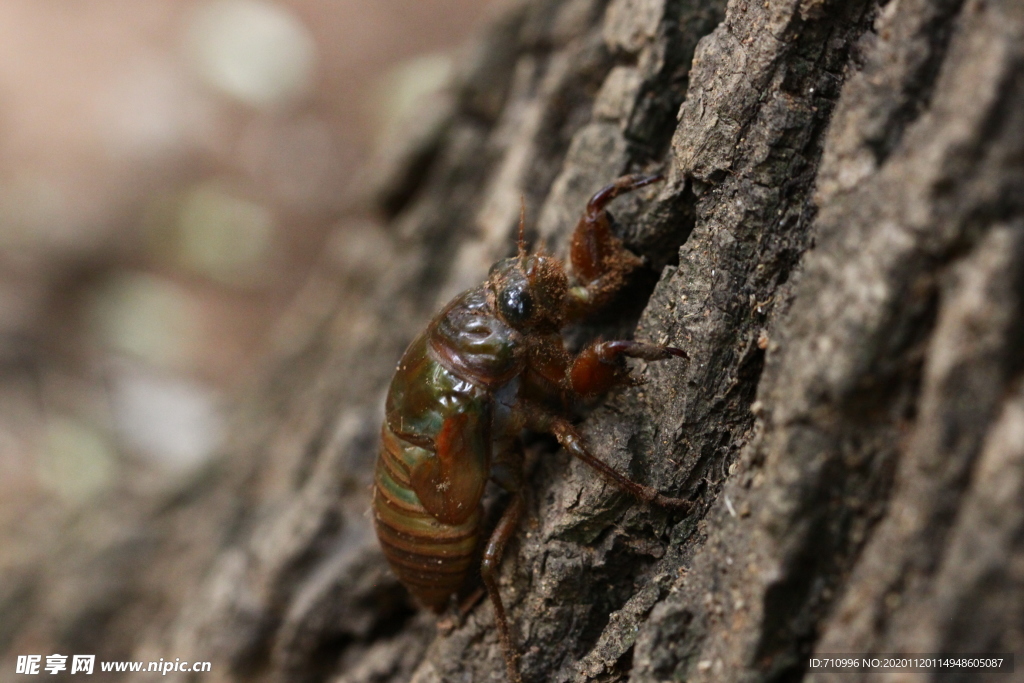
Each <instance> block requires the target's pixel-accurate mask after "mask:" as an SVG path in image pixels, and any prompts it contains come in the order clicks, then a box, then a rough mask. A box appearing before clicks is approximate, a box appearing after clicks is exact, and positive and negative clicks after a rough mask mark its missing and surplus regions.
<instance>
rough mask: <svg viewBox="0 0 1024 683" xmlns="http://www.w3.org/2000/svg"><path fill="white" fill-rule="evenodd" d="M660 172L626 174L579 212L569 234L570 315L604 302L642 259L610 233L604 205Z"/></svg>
mask: <svg viewBox="0 0 1024 683" xmlns="http://www.w3.org/2000/svg"><path fill="white" fill-rule="evenodd" d="M662 179H663V178H662V176H660V175H652V176H643V175H627V176H623V177H621V178H619V179H618V180H616V181H615V182H614V183H612V184H611V185H607V186H606V187H603V188H602V189H600V190H598V191H597V193H596V194H594V196H593V197H591V198H590V201H589V202H587V208H586V209H584V211H583V215H582V216H580V221H579V223H577V224H576V230H575V231H574V232H573V235H572V244H571V246H570V249H569V256H570V259H571V261H572V271H573V275H574V276H575V278H576V281H577V282H578V283H579V284H578V285H577V286H576V287H573V288H572V289H571V290H570V292H569V296H570V317H572V318H581V317H585V316H586V315H588V314H589V313H590V312H591V311H594V310H596V309H598V308H600V307H601V306H604V305H605V304H606V303H608V301H609V299H611V297H612V296H613V295H614V294H615V292H617V291H618V290H619V289H621V288H622V287H623V285H625V283H626V277H627V276H628V275H629V273H630V272H632V271H633V270H635V269H636V268H638V267H639V266H640V264H641V263H642V262H641V260H640V258H639V257H638V256H637V255H636V254H634V253H632V252H631V251H629V250H628V249H626V248H625V247H624V246H623V245H622V240H620V239H619V238H618V237H616V236H615V235H613V234H612V229H611V225H610V223H609V221H608V212H607V211H606V210H605V207H606V206H607V205H608V203H609V202H611V201H612V200H613V199H615V198H616V197H618V196H619V195H621V194H625V193H626V192H632V191H633V190H635V189H637V188H641V187H643V186H645V185H650V184H651V183H654V182H657V181H659V180H662Z"/></svg>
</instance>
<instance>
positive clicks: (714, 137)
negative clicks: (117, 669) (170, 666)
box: [0, 0, 1024, 683]
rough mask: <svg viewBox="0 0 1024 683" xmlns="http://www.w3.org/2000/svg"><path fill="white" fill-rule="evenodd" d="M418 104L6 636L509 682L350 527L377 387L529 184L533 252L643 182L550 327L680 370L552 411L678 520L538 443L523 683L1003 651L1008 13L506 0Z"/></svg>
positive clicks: (61, 645) (1014, 242) (387, 677)
mask: <svg viewBox="0 0 1024 683" xmlns="http://www.w3.org/2000/svg"><path fill="white" fill-rule="evenodd" d="M435 105H436V106H434V107H433V108H424V110H423V111H422V112H421V115H420V116H419V117H418V118H417V120H415V121H412V122H410V123H409V125H408V127H407V128H406V130H405V139H404V140H403V141H400V142H395V143H394V145H393V146H392V147H391V148H390V149H389V152H390V154H389V155H388V156H387V157H382V158H381V159H380V162H379V163H378V164H377V165H376V166H375V167H374V169H373V173H372V178H370V179H368V180H366V181H365V182H364V183H363V184H362V187H363V190H362V192H363V195H364V196H368V197H372V202H371V203H372V204H373V206H374V207H375V211H376V213H372V212H370V213H368V214H366V215H368V216H370V217H368V218H360V217H358V216H353V217H351V218H349V219H346V221H345V224H344V225H343V226H342V229H341V231H340V234H339V237H338V240H337V242H336V244H335V246H336V247H337V248H335V249H334V250H333V251H332V252H331V254H330V255H328V256H325V265H324V267H323V268H322V269H321V271H320V272H319V273H318V274H317V275H316V277H315V278H314V279H313V280H312V282H311V283H310V285H309V287H308V288H307V291H306V292H305V294H304V295H303V297H302V299H301V300H300V301H299V302H298V303H297V304H296V306H295V309H294V311H293V314H292V315H291V316H290V317H289V319H288V320H287V321H285V322H284V323H283V324H282V336H281V340H280V343H279V344H278V346H277V352H276V355H275V356H274V358H273V359H272V361H271V363H270V367H269V369H268V371H267V373H266V374H265V379H264V380H263V381H262V382H261V383H260V384H259V385H258V386H254V387H252V389H251V392H250V397H249V399H248V400H247V401H246V403H245V405H244V408H243V409H241V410H240V411H239V414H238V416H237V418H236V420H235V427H234V429H233V438H232V440H231V442H230V444H229V446H228V447H226V449H225V452H224V453H223V457H222V458H220V459H219V460H218V461H217V462H216V464H215V465H213V466H211V467H210V468H208V469H206V470H205V471H203V472H202V473H201V474H200V475H198V476H197V477H195V478H194V479H193V480H192V481H190V482H187V483H185V484H184V485H182V486H181V488H180V489H179V490H178V492H177V493H176V494H175V495H173V496H168V497H166V498H165V499H162V500H160V501H159V502H158V503H153V502H152V501H145V502H143V501H127V502H125V501H121V502H119V503H118V504H117V505H116V506H115V505H113V504H111V505H110V506H109V507H106V508H102V509H99V510H97V511H95V512H94V513H93V514H94V516H101V517H102V516H106V517H107V518H109V519H107V522H106V523H105V524H104V525H102V527H101V528H102V529H104V531H103V533H98V532H95V531H88V530H91V529H95V528H97V527H96V525H95V523H93V524H91V525H90V526H86V525H85V522H84V521H83V520H79V521H77V522H75V523H71V524H69V527H68V533H67V536H68V538H69V539H70V540H67V541H64V542H62V544H60V545H59V546H58V547H57V548H56V549H55V550H54V551H53V555H52V557H56V558H59V561H51V562H49V563H42V562H39V563H37V564H35V565H27V566H26V567H24V569H23V571H21V572H20V573H18V574H16V575H13V576H11V577H8V578H6V579H5V580H4V582H3V585H2V586H0V653H3V652H6V655H7V656H8V657H10V656H13V655H14V654H18V653H19V652H24V651H26V649H25V646H24V644H25V643H33V644H42V645H39V647H36V648H35V649H37V650H38V649H40V648H42V649H46V648H50V647H52V648H53V651H56V652H64V651H67V652H85V651H93V652H96V653H97V655H98V656H99V658H106V659H118V658H121V659H136V660H151V659H152V660H155V659H159V658H161V657H163V658H172V659H173V658H181V659H186V660H209V661H211V662H212V663H213V671H212V673H209V674H191V675H184V674H177V675H175V674H169V675H167V676H165V677H160V679H161V680H164V681H167V682H168V683H170V682H171V681H175V682H178V681H187V680H195V681H202V682H203V683H214V682H221V681H224V682H228V681H230V682H232V683H236V682H237V683H240V682H242V681H259V682H264V681H266V682H284V681H289V682H303V683H305V682H308V683H316V682H319V681H330V682H332V683H371V682H372V683H382V682H384V681H395V682H398V681H415V682H417V683H428V682H429V683H432V682H435V681H443V682H456V681H467V682H476V681H501V680H504V676H505V674H504V664H503V661H502V657H501V650H500V647H499V645H498V639H497V635H496V632H495V630H494V628H493V611H492V609H491V607H490V605H489V604H488V603H487V602H486V601H483V602H482V603H480V604H479V605H478V606H477V607H476V608H475V609H474V610H473V611H472V612H471V613H470V614H469V615H468V617H467V618H466V620H465V621H464V623H462V624H461V625H460V626H458V627H457V628H455V629H454V630H453V631H452V632H451V633H450V634H448V635H443V634H439V633H438V632H437V628H436V626H435V622H434V618H433V617H432V616H430V615H427V614H423V613H420V612H418V611H417V610H416V609H415V608H414V607H413V606H412V603H411V602H410V600H409V599H408V597H407V596H406V594H405V593H404V592H403V589H402V588H400V586H399V585H398V583H397V582H396V580H395V579H394V578H393V577H392V576H391V574H390V572H389V570H388V568H387V566H386V564H385V562H384V560H383V556H382V554H381V552H380V550H379V549H378V547H377V543H376V539H375V537H374V534H373V531H372V528H371V524H370V519H369V516H368V513H367V509H368V507H369V500H370V491H369V487H370V484H371V482H372V467H373V462H374V459H375V457H376V449H377V439H378V430H379V426H380V423H381V420H382V417H383V409H382V403H383V396H384V391H385V389H386V386H387V383H388V381H389V379H390V376H391V373H392V372H393V370H394V364H395V362H396V360H397V359H398V357H399V356H400V355H401V353H402V351H403V349H404V347H405V345H406V344H407V343H408V342H409V340H410V339H411V338H412V337H413V335H415V334H416V333H417V332H418V331H419V330H420V329H421V328H422V327H423V326H424V325H425V324H426V323H427V321H428V320H429V319H430V317H431V316H432V314H433V313H434V311H435V310H436V309H437V308H438V307H439V306H440V305H442V304H443V303H444V302H445V301H446V300H447V299H449V298H450V297H451V296H452V295H453V294H455V293H457V292H459V291H461V290H463V289H465V288H467V287H469V286H472V285H474V284H476V283H478V282H480V281H482V280H483V278H484V277H485V276H486V272H487V268H488V266H489V265H490V263H491V262H493V261H494V260H496V259H498V258H501V257H503V256H505V255H507V254H509V253H511V251H512V250H513V249H514V244H513V236H514V233H515V225H516V222H517V219H518V214H519V202H520V197H521V196H522V197H524V198H525V204H526V209H527V215H528V217H529V219H528V224H529V225H530V226H531V228H530V231H529V235H530V237H531V239H533V240H534V242H535V243H541V242H543V243H545V244H547V245H548V246H549V248H551V249H553V250H554V251H555V252H556V253H564V252H565V245H566V239H567V237H568V235H569V232H570V230H571V229H572V227H573V226H574V225H575V220H576V217H577V216H578V215H579V211H580V209H581V208H582V206H583V204H584V203H585V201H586V198H587V197H588V196H589V195H590V194H591V193H592V192H593V191H594V190H596V189H597V188H598V187H600V186H602V185H603V184H605V183H606V182H608V181H610V180H612V179H614V178H616V177H617V176H619V175H621V174H623V173H625V172H635V171H663V172H664V173H665V174H666V175H667V177H668V180H667V182H666V183H664V184H662V185H660V186H653V187H652V188H649V189H647V190H644V191H640V192H637V193H635V194H634V195H630V196H629V197H626V198H622V199H619V200H617V201H616V203H615V204H614V205H613V207H612V211H613V212H614V213H615V215H616V219H617V225H618V228H619V229H620V230H621V234H622V235H623V237H624V239H625V241H626V243H627V245H628V246H629V247H630V248H631V249H633V250H634V251H636V252H637V253H638V254H641V255H643V256H644V257H645V259H646V260H647V262H648V264H649V268H648V269H647V271H646V272H645V273H643V274H641V276H640V277H638V278H637V279H636V282H635V283H634V284H633V285H632V287H631V288H630V290H629V291H628V292H627V293H626V294H624V295H623V297H622V298H621V300H620V301H619V302H617V303H616V304H615V306H613V307H612V308H611V310H609V311H608V312H607V313H606V314H605V316H604V317H602V319H601V320H598V321H594V322H592V323H588V325H587V326H586V327H585V328H583V329H580V330H575V331H573V333H572V338H573V339H576V340H577V341H579V340H580V339H585V338H590V337H593V336H595V335H598V334H600V335H603V336H604V337H606V338H611V337H620V336H630V335H632V336H635V337H636V338H638V339H644V340H648V341H654V342H658V343H669V344H672V345H675V346H680V347H682V348H684V349H685V350H686V351H687V353H688V354H689V358H688V359H686V360H673V361H665V362H658V363H651V364H649V365H647V366H642V365H637V366H636V367H635V368H634V369H635V372H636V373H637V374H639V375H641V376H643V377H644V378H645V379H646V380H647V382H646V384H645V385H643V386H639V387H633V388H629V389H626V390H623V391H620V392H616V393H615V394H614V395H611V396H609V397H608V398H607V399H605V400H604V401H602V402H600V403H599V404H598V405H597V406H596V407H595V408H594V409H593V411H592V412H590V413H589V414H588V415H587V416H586V417H585V419H584V420H583V421H582V422H581V423H580V429H581V430H582V432H583V433H584V434H585V437H586V439H587V442H588V444H589V445H590V447H591V448H592V450H593V451H594V452H595V453H597V454H598V455H600V456H601V457H602V458H604V459H605V460H606V461H607V462H609V463H610V464H612V465H613V466H615V467H616V468H618V469H619V470H620V471H623V472H628V473H630V474H631V475H632V476H633V477H634V478H636V479H637V480H639V481H641V482H643V483H646V484H650V485H653V486H657V487H658V488H659V489H660V490H662V491H664V492H666V493H669V494H671V495H678V496H684V497H689V498H690V499H691V500H693V501H694V503H695V507H694V509H693V511H692V512H691V513H689V514H686V515H683V514H678V513H670V512H666V511H664V510H660V509H656V508H651V507H647V506H644V505H641V504H637V503H636V502H634V501H633V500H631V499H629V498H628V497H627V496H625V495H623V494H622V493H620V492H618V491H617V490H616V489H614V488H612V487H610V486H609V485H607V484H606V483H605V482H604V480H602V479H601V478H600V477H599V476H597V475H596V474H595V473H593V472H592V471H590V470H589V469H588V468H587V467H586V466H584V465H582V464H580V463H578V462H574V461H570V459H569V458H568V456H567V455H566V454H565V453H564V452H561V451H559V450H558V449H557V447H556V446H555V445H553V442H550V441H546V440H538V441H536V442H534V443H532V445H531V447H530V448H531V452H532V453H534V454H535V455H536V456H537V459H538V464H537V466H536V468H535V469H534V471H533V472H532V473H531V475H530V479H529V481H530V485H529V488H528V492H527V501H528V502H527V515H526V518H525V519H524V522H523V524H522V525H521V528H520V529H519V532H518V533H517V535H516V536H515V538H514V539H513V541H512V542H511V543H510V544H509V548H508V551H507V553H506V558H505V561H504V563H503V565H502V585H503V592H504V596H505V600H506V604H507V606H508V607H509V611H510V618H511V623H512V630H513V633H514V634H515V638H516V640H517V641H518V643H519V646H520V648H521V651H522V653H523V657H522V671H523V677H524V679H525V680H526V681H527V682H528V683H533V682H539V681H555V682H564V681H630V682H631V683H660V682H663V681H683V680H686V681H749V682H755V681H756V682H764V683H767V682H769V681H797V680H812V681H826V680H833V679H834V680H837V681H838V680H842V681H844V682H845V683H853V682H854V681H859V680H868V679H869V678H870V680H903V679H898V678H897V677H895V676H893V677H889V678H884V679H883V678H878V677H876V676H867V675H858V674H821V673H810V672H808V671H807V657H808V656H809V655H812V654H813V653H835V652H853V653H930V652H985V651H988V652H1016V653H1018V654H1020V653H1024V387H1022V383H1021V374H1022V370H1024V367H1022V359H1024V353H1022V346H1024V342H1022V339H1024V337H1022V336H1021V332H1022V328H1024V325H1022V323H1024V299H1022V295H1024V4H1022V3H1020V2H1014V1H1013V0H887V1H886V0H881V1H880V0H769V1H764V0H730V1H729V2H725V0H611V1H610V2H606V1H602V0H534V1H531V2H528V3H524V4H522V5H519V6H517V7H514V8H512V9H511V10H510V12H509V13H508V14H507V15H506V16H505V17H504V18H503V19H502V20H501V21H499V22H498V23H497V24H496V25H495V26H494V27H493V29H492V30H491V32H490V33H489V34H488V35H487V36H486V37H485V39H484V40H482V41H481V42H480V44H479V45H478V46H477V47H476V48H475V49H474V50H472V51H469V52H467V53H466V54H464V55H463V58H462V61H461V72H460V75H459V77H458V79H457V80H456V83H455V84H454V85H453V87H452V89H451V91H450V93H449V95H448V96H447V98H446V99H445V100H444V101H443V102H440V103H435ZM75 524H80V525H81V528H79V527H76V526H75ZM4 662H5V663H4V667H5V668H4V669H3V671H4V674H3V675H4V676H6V675H7V672H8V671H13V666H8V662H9V660H8V659H5V660H4ZM1021 664H1024V662H1021V663H1018V666H1020V665H1021ZM189 676H191V678H190V677H189ZM117 680H119V681H136V680H139V681H142V680H149V678H147V675H146V674H141V675H137V676H135V677H132V676H128V675H125V674H120V675H118V676H117ZM914 680H915V681H927V680H936V681H939V680H941V681H954V680H955V681H959V680H964V681H966V680H972V681H978V680H987V679H986V677H985V675H982V674H978V673H976V672H967V671H964V672H959V673H955V672H947V673H944V674H941V675H940V674H927V675H925V674H917V675H915V676H914ZM991 680H1000V681H1003V680H1008V678H1007V677H1005V676H1002V675H996V674H993V675H992V676H991Z"/></svg>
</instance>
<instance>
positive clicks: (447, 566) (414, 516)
mask: <svg viewBox="0 0 1024 683" xmlns="http://www.w3.org/2000/svg"><path fill="white" fill-rule="evenodd" d="M429 457H433V454H431V453H430V452H429V451H427V450H425V449H423V448H420V447H418V446H415V445H413V444H411V443H409V442H408V441H405V440H404V439H401V438H399V437H397V436H396V435H395V434H394V433H393V432H392V431H391V430H390V429H389V428H388V426H387V425H385V426H384V428H383V429H382V430H381V448H380V455H379V457H378V458H377V471H376V477H375V487H374V497H373V517H374V526H375V528H376V530H377V538H378V539H379V540H380V544H381V547H382V548H383V549H384V555H385V556H386V557H387V559H388V563H389V564H390V565H391V569H392V570H393V571H394V572H395V574H396V575H397V576H398V578H399V580H401V582H402V583H403V584H404V585H405V586H406V588H408V589H409V591H410V592H411V593H412V594H413V596H415V597H416V599H417V600H419V601H420V602H421V603H422V604H423V605H424V606H426V607H429V608H430V609H432V610H434V611H436V612H440V611H443V610H444V608H445V607H446V606H447V604H448V599H449V597H450V596H451V595H452V594H454V593H456V592H458V590H459V588H461V587H462V584H463V583H464V582H465V579H466V575H467V573H468V572H469V570H470V568H471V566H472V563H473V558H474V553H475V550H476V544H477V538H478V530H479V525H480V511H479V510H476V511H475V512H474V513H473V514H472V515H471V516H470V517H469V519H467V520H466V521H465V522H463V523H462V524H457V525H451V524H444V523H442V522H439V521H438V520H437V519H435V518H434V517H433V516H431V515H430V513H428V512H427V511H426V510H425V509H424V508H423V506H422V505H421V504H420V501H419V499H418V498H417V496H416V493H415V492H414V491H413V490H412V487H411V483H410V480H409V476H410V475H409V473H410V470H411V469H412V468H413V467H415V465H416V464H417V463H418V462H419V461H420V460H422V459H423V458H429Z"/></svg>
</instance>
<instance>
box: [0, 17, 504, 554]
mask: <svg viewBox="0 0 1024 683" xmlns="http://www.w3.org/2000/svg"><path fill="white" fill-rule="evenodd" d="M499 1H500V0H499ZM499 1H495V0H492V1H491V2H490V3H488V2H481V1H480V0H146V1H145V2H138V0H88V2H86V1H84V0H79V1H77V2H69V1H68V0H5V1H4V2H3V3H0V373H2V381H0V534H3V535H4V537H6V538H13V537H18V536H21V537H22V540H23V541H26V542H32V536H33V534H35V533H36V530H37V529H38V528H39V519H42V520H43V523H45V519H46V516H47V515H50V514H52V515H61V516H64V515H67V514H68V513H69V512H71V513H72V514H73V513H74V510H76V509H79V508H81V507H82V506H83V505H87V504H88V503H89V502H90V501H92V500H95V499H96V498H97V497H98V496H104V495H117V494H118V493H119V492H124V491H126V490H131V491H132V492H133V493H140V492H141V493H145V492H146V491H149V490H159V489H161V488H163V487H166V486H167V485H168V484H169V483H170V482H173V481H175V480H176V478H179V477H181V476H183V475H184V474H186V473H187V472H189V471H190V470H192V469H193V468H195V467H196V466H198V465H199V464H201V463H202V462H204V461H205V460H206V459H207V458H209V457H210V455H211V454H212V453H213V452H214V451H215V450H216V448H217V446H218V442H219V439H220V438H221V435H222V433H223V431H224V423H223V420H224V414H225V411H224V406H225V404H226V399H227V398H228V397H230V396H231V394H232V392H233V391H237V389H238V388H239V386H240V385H242V384H244V382H245V381H246V378H247V377H249V376H251V374H252V372H253V368H254V367H255V366H256V364H257V363H258V359H259V358H260V354H261V352H262V351H263V350H264V349H265V347H266V340H267V338H268V335H269V334H270V333H271V331H272V330H273V328H274V325H275V322H276V321H277V320H278V319H279V318H280V316H281V314H282V312H283V311H284V310H285V309H286V307H287V306H288V303H289V302H290V301H292V300H293V299H294V297H295V296H296V293H297V292H298V291H299V290H300V288H301V287H302V285H303V283H304V282H305V281H306V279H307V276H308V274H309V272H310V270H311V268H312V267H313V266H314V265H315V264H316V262H317V259H318V258H321V256H320V255H321V254H322V253H323V252H324V251H325V247H327V248H328V251H329V249H330V248H331V245H332V244H334V245H335V246H334V247H333V248H337V240H336V239H335V238H332V233H333V232H334V231H336V230H337V229H338V225H339V218H340V216H342V215H343V213H344V212H345V211H346V210H347V207H348V206H349V205H350V204H351V203H352V196H353V192H354V190H353V188H355V187H358V185H359V183H360V178H361V177H362V176H363V175H365V173H366V171H364V169H366V168H367V166H368V164H367V162H368V159H369V158H370V154H371V151H372V149H373V148H374V146H375V145H377V144H379V143H380V141H382V140H384V139H386V138H387V137H388V136H389V135H393V134H394V133H395V128H396V127H400V126H403V125H406V124H405V123H402V122H403V121H405V122H408V121H410V120H415V119H416V118H417V116H418V114H420V112H421V110H422V111H423V112H424V115H426V112H427V110H428V108H429V107H428V106H427V105H425V104H424V103H425V102H429V98H430V96H431V93H437V92H438V91H439V89H443V88H444V85H445V83H446V82H447V79H448V77H449V73H450V71H451V68H452V57H453V54H454V52H453V51H454V50H455V48H456V46H458V45H459V44H461V43H462V42H464V41H465V39H466V38H467V36H469V35H470V34H471V33H472V32H473V31H474V30H475V29H476V28H478V27H479V26H480V25H481V24H483V23H484V22H485V21H486V18H487V17H488V16H490V15H491V14H493V13H494V11H495V10H496V8H495V7H493V6H494V5H496V4H499ZM349 222H350V221H349ZM346 224H348V223H346ZM332 240H333V241H332ZM342 243H343V242H342ZM30 513H31V514H30ZM29 517H32V519H34V520H36V522H35V523H33V524H27V523H26V522H25V521H26V519H27V518H29ZM0 554H2V553H0ZM2 559H3V558H2V557H0V560H2Z"/></svg>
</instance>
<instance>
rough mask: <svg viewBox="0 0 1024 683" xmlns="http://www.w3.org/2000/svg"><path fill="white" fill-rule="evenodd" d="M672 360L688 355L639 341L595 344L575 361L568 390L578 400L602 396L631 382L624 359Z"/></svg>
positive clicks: (570, 370) (667, 347) (681, 351)
mask: <svg viewBox="0 0 1024 683" xmlns="http://www.w3.org/2000/svg"><path fill="white" fill-rule="evenodd" d="M673 356H675V357H677V358H686V352H685V351H683V350H682V349H677V348H675V347H672V346H659V345H657V344H648V343H646V342H638V341H625V340H618V341H598V342H594V343H592V344H590V345H589V346H587V347H586V348H584V349H583V350H582V351H580V353H579V355H577V356H576V358H575V359H574V360H573V362H572V365H571V366H570V367H569V370H568V372H567V373H566V382H567V384H568V387H567V389H568V390H569V391H570V392H571V393H573V394H576V395H577V396H583V397H587V398H589V397H591V396H599V395H601V394H604V393H606V392H608V391H609V390H611V389H613V388H614V387H616V386H618V385H621V384H628V383H630V382H631V381H632V380H631V379H630V376H629V372H628V371H627V370H626V366H625V363H624V362H623V359H625V358H640V359H642V360H665V359H666V358H672V357H673Z"/></svg>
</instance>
